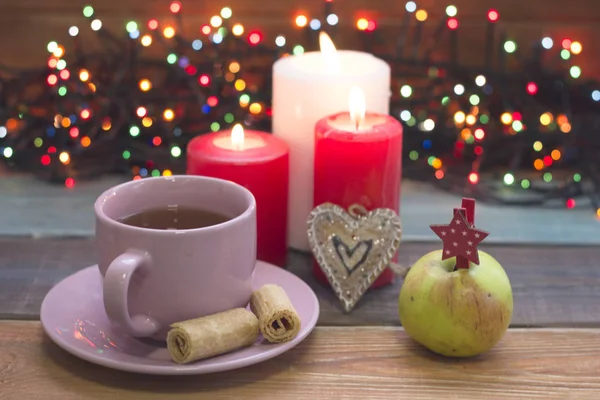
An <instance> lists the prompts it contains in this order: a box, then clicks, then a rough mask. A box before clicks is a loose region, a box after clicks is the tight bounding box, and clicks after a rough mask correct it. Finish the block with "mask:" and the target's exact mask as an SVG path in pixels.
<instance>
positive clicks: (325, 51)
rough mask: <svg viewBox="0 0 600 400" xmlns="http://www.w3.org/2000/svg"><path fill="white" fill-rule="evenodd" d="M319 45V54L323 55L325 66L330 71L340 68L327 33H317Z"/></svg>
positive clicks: (335, 51)
mask: <svg viewBox="0 0 600 400" xmlns="http://www.w3.org/2000/svg"><path fill="white" fill-rule="evenodd" d="M319 46H320V48H321V54H322V55H323V62H324V64H325V68H326V69H327V70H328V71H329V72H332V73H335V72H338V71H339V69H340V63H339V59H338V52H337V49H336V48H335V45H334V44H333V41H332V40H331V38H330V37H329V35H328V34H327V33H325V32H321V33H319Z"/></svg>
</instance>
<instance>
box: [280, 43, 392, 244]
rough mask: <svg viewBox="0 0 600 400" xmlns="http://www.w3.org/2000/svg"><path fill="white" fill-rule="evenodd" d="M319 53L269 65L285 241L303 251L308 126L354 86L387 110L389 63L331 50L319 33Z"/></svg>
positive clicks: (309, 183) (342, 106)
mask: <svg viewBox="0 0 600 400" xmlns="http://www.w3.org/2000/svg"><path fill="white" fill-rule="evenodd" d="M320 39H321V40H320V42H321V51H315V52H309V53H305V54H302V55H298V56H288V57H284V58H281V59H279V60H278V61H277V62H275V64H274V65H273V134H274V135H275V136H278V137H280V138H281V139H283V140H285V141H286V142H287V143H288V144H289V147H290V182H289V200H288V243H289V245H290V247H292V248H294V249H297V250H305V251H306V250H309V245H308V238H307V234H306V229H307V228H306V220H307V218H308V215H309V213H310V211H311V209H312V206H313V171H314V141H315V135H314V129H315V124H316V123H317V121H319V120H320V119H321V118H323V117H325V116H327V115H330V114H335V113H338V112H341V111H346V110H347V109H348V96H349V93H350V89H351V88H352V87H353V86H358V87H359V88H361V89H362V90H363V92H364V93H365V96H366V104H368V105H369V110H368V111H370V112H374V113H379V114H389V104H390V95H391V93H390V80H391V72H390V67H389V65H388V64H387V63H386V62H385V61H383V60H381V59H379V58H376V57H374V56H373V55H372V54H369V53H363V52H358V51H346V50H342V51H337V50H336V49H335V46H334V45H333V43H332V42H331V40H330V39H329V37H328V36H327V35H326V34H324V33H322V34H321V37H320Z"/></svg>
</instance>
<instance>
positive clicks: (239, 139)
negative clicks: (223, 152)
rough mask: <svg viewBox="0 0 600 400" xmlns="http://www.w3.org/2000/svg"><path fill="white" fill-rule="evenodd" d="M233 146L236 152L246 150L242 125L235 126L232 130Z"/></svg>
mask: <svg viewBox="0 0 600 400" xmlns="http://www.w3.org/2000/svg"><path fill="white" fill-rule="evenodd" d="M231 144H232V145H233V148H234V149H235V150H243V149H244V127H243V126H242V125H241V124H235V125H234V126H233V128H232V129H231Z"/></svg>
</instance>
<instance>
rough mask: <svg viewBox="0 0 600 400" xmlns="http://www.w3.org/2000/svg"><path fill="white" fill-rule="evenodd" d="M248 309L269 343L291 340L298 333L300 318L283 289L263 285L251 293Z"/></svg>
mask: <svg viewBox="0 0 600 400" xmlns="http://www.w3.org/2000/svg"><path fill="white" fill-rule="evenodd" d="M250 308H251V309H252V312H254V314H256V316H257V317H258V326H259V328H260V331H261V333H262V335H263V336H264V337H265V339H267V340H268V341H269V342H271V343H283V342H288V341H290V340H292V339H293V338H295V337H296V335H298V332H300V325H301V323H300V316H299V315H298V312H297V311H296V309H295V308H294V306H293V304H292V302H291V301H290V299H289V297H288V295H287V293H286V292H285V290H283V288H281V287H280V286H277V285H265V286H263V287H261V288H260V289H259V290H257V291H255V292H254V293H252V298H251V299H250Z"/></svg>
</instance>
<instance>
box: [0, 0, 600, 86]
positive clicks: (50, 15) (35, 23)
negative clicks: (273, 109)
mask: <svg viewBox="0 0 600 400" xmlns="http://www.w3.org/2000/svg"><path fill="white" fill-rule="evenodd" d="M0 3H5V4H2V5H1V6H0V7H1V9H2V13H0V38H2V39H0V52H2V54H3V55H8V56H5V57H4V58H3V60H2V62H3V63H4V64H8V65H10V66H15V67H16V66H18V67H24V66H27V67H39V66H42V65H43V63H44V59H45V57H46V55H47V52H46V51H45V49H46V43H47V42H48V41H50V40H58V41H59V42H61V43H65V44H66V45H67V49H73V44H72V39H71V38H69V36H68V35H67V30H68V27H70V26H72V25H77V26H79V27H80V31H81V35H82V41H83V42H84V43H85V45H86V49H90V48H94V45H93V42H94V40H93V38H94V37H95V36H96V34H94V33H93V32H91V31H90V29H89V28H88V26H87V24H88V21H86V20H85V19H84V18H83V16H82V14H81V5H80V4H74V3H73V2H71V1H68V0H57V1H52V2H48V1H45V0H27V1H19V2H9V1H6V0H5V1H3V2H0ZM90 3H91V4H93V5H94V7H95V8H96V12H97V16H98V17H99V18H101V19H102V21H103V26H104V27H106V28H108V29H110V30H111V31H113V32H116V33H117V34H123V35H124V26H125V23H126V21H128V20H131V19H135V20H137V21H138V22H139V23H140V24H142V23H144V22H145V21H147V20H148V19H150V18H159V19H163V18H166V20H167V21H171V22H173V18H172V16H171V15H170V14H169V12H168V4H169V2H168V1H157V0H155V1H147V2H140V1H138V0H106V1H102V2H90ZM182 3H183V7H184V8H183V12H182V21H183V25H184V26H185V30H186V32H188V33H192V32H193V33H194V35H196V34H197V33H198V29H199V27H200V25H201V24H203V23H207V22H208V21H209V18H210V16H211V15H214V14H217V13H218V12H219V10H220V9H221V7H223V6H224V5H228V6H230V7H231V8H232V9H233V11H234V17H233V20H235V21H240V22H242V23H244V24H245V25H246V26H247V28H248V30H249V29H260V30H261V31H263V32H264V33H265V37H266V38H267V39H268V40H269V41H270V42H271V43H272V41H273V39H274V38H275V36H276V35H278V34H281V33H284V34H285V35H286V36H288V43H297V42H299V41H302V42H303V43H304V44H305V45H306V44H307V40H306V39H307V35H305V34H303V33H301V32H300V30H299V29H297V28H295V27H294V26H293V20H294V17H295V16H296V15H298V14H299V13H300V12H302V13H306V15H308V16H309V17H311V18H312V17H315V18H321V19H322V18H323V0H305V1H302V2H298V1H295V2H290V1H278V0H267V1H264V2H261V3H260V6H257V3H255V2H248V1H244V0H232V1H227V2H200V1H198V2H191V1H187V2H186V1H183V2H182ZM450 3H453V4H455V5H457V6H458V9H459V15H458V16H459V19H460V28H459V36H460V40H459V43H460V52H459V53H460V60H461V62H462V63H468V64H469V65H478V64H481V54H482V49H483V46H484V38H485V34H484V32H485V25H486V17H485V15H486V12H487V10H488V9H490V8H497V9H498V10H499V12H500V15H501V19H500V23H499V25H498V30H506V31H507V33H508V35H509V37H510V38H511V39H515V40H517V41H518V43H519V45H520V47H519V49H520V50H519V51H524V52H525V53H528V52H529V50H530V45H531V43H533V42H534V41H538V40H539V39H540V38H541V37H542V35H551V36H552V37H554V39H555V40H556V41H557V42H558V41H559V40H560V39H561V38H563V37H571V38H574V39H577V40H581V41H582V42H583V44H584V52H583V53H582V55H581V56H578V57H577V61H576V62H577V64H579V65H580V66H582V69H583V71H584V76H590V75H598V74H600V73H597V69H596V68H595V65H597V64H598V62H599V61H600V42H599V41H597V40H595V38H596V37H597V34H598V32H599V29H600V28H599V26H600V25H599V24H598V22H600V8H598V7H597V4H596V3H595V2H594V1H593V0H575V1H571V2H569V4H568V6H567V5H565V3H564V2H563V1H561V0H551V1H550V0H531V1H528V2H523V1H520V0H505V1H502V2H499V1H497V0H485V1H475V0H457V1H453V2H447V4H450ZM365 4H366V3H365V2H364V1H362V0H344V2H343V4H341V2H339V4H338V2H334V10H335V12H336V13H337V14H338V15H339V16H340V23H339V25H338V26H336V27H335V29H332V30H333V33H334V34H335V36H336V43H337V44H338V45H339V46H340V47H341V48H357V47H360V44H359V43H360V40H359V39H358V35H357V32H356V29H355V28H354V24H355V21H356V20H357V19H358V18H359V17H362V16H366V17H369V18H373V19H375V20H376V21H377V22H378V26H379V28H380V29H381V38H382V39H389V40H390V43H393V42H395V40H392V39H394V38H395V37H397V35H398V26H399V24H400V21H401V20H402V16H403V15H404V14H405V10H404V4H405V2H404V1H391V0H388V1H378V2H370V3H369V4H368V6H365ZM445 5H446V3H444V4H442V5H440V3H439V2H435V1H433V0H427V1H423V2H419V6H420V7H423V8H424V9H426V10H427V11H428V12H429V16H430V17H429V21H428V23H427V25H426V27H427V30H426V32H425V33H424V35H423V37H427V34H429V33H431V32H432V31H433V30H435V27H436V26H437V25H438V21H439V20H440V19H441V18H445V16H444V7H445ZM32 10H35V11H32ZM188 36H191V34H190V35H188ZM308 36H311V35H308ZM316 43H317V42H316V35H312V40H309V41H308V44H309V45H311V46H314V45H316ZM446 45H447V44H442V46H446ZM163 53H164V50H163ZM163 53H161V55H162V56H163V57H164V54H163ZM157 54H158V53H157Z"/></svg>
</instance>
